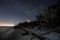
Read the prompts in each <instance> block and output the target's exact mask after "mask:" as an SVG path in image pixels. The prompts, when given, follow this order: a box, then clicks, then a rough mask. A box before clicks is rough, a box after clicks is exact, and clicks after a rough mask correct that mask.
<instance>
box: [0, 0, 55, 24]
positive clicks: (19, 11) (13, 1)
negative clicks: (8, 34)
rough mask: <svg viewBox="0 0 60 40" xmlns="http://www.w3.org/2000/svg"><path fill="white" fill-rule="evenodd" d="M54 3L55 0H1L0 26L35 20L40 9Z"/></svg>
mask: <svg viewBox="0 0 60 40" xmlns="http://www.w3.org/2000/svg"><path fill="white" fill-rule="evenodd" d="M54 3H56V2H55V0H0V25H5V24H6V25H7V24H10V25H11V24H12V25H13V24H16V23H19V22H24V21H26V20H31V21H32V20H35V19H36V18H35V16H36V15H37V14H38V9H41V8H47V7H48V6H50V5H52V4H54Z"/></svg>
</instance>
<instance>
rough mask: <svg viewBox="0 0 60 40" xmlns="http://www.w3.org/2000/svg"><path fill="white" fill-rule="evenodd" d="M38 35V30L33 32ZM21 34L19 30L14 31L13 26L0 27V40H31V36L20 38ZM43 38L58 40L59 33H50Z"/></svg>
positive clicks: (35, 39)
mask: <svg viewBox="0 0 60 40" xmlns="http://www.w3.org/2000/svg"><path fill="white" fill-rule="evenodd" d="M35 31H36V33H38V30H35ZM22 32H23V31H21V30H19V29H14V28H13V26H11V27H10V26H8V27H6V26H3V27H0V40H31V37H32V35H31V34H30V35H26V36H22ZM38 34H39V33H38ZM43 37H46V38H49V39H50V40H60V34H59V33H50V34H47V35H44V36H43ZM33 40H39V39H38V38H36V37H35V38H34V39H33Z"/></svg>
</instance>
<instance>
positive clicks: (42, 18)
mask: <svg viewBox="0 0 60 40" xmlns="http://www.w3.org/2000/svg"><path fill="white" fill-rule="evenodd" d="M36 18H37V20H38V22H39V23H40V26H41V28H44V29H46V30H49V29H55V28H59V26H60V5H52V6H50V7H48V8H47V9H42V12H40V13H39V14H38V15H37V16H36Z"/></svg>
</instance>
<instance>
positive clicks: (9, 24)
mask: <svg viewBox="0 0 60 40" xmlns="http://www.w3.org/2000/svg"><path fill="white" fill-rule="evenodd" d="M0 26H14V24H0Z"/></svg>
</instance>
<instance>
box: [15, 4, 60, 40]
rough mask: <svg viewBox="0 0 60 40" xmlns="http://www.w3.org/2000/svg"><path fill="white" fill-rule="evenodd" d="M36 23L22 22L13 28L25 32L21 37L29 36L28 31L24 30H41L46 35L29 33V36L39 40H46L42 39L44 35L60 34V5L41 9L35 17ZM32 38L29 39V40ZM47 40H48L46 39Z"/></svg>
mask: <svg viewBox="0 0 60 40" xmlns="http://www.w3.org/2000/svg"><path fill="white" fill-rule="evenodd" d="M36 19H37V20H36V21H33V22H24V23H19V24H18V25H16V26H15V27H14V28H19V29H20V30H23V31H25V33H23V34H22V35H29V33H30V32H29V31H28V30H26V29H24V28H28V29H29V28H35V27H38V28H37V29H42V30H44V31H46V33H44V34H42V35H39V36H38V35H37V34H35V33H31V35H33V36H35V37H37V38H39V39H40V40H45V39H46V38H44V37H42V36H43V35H45V34H48V33H51V32H58V33H59V32H60V5H59V4H56V5H52V6H50V7H48V8H47V9H41V11H40V12H39V14H38V15H37V16H36ZM33 38H34V37H32V38H31V40H32V39H33ZM48 40H49V39H48Z"/></svg>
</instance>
